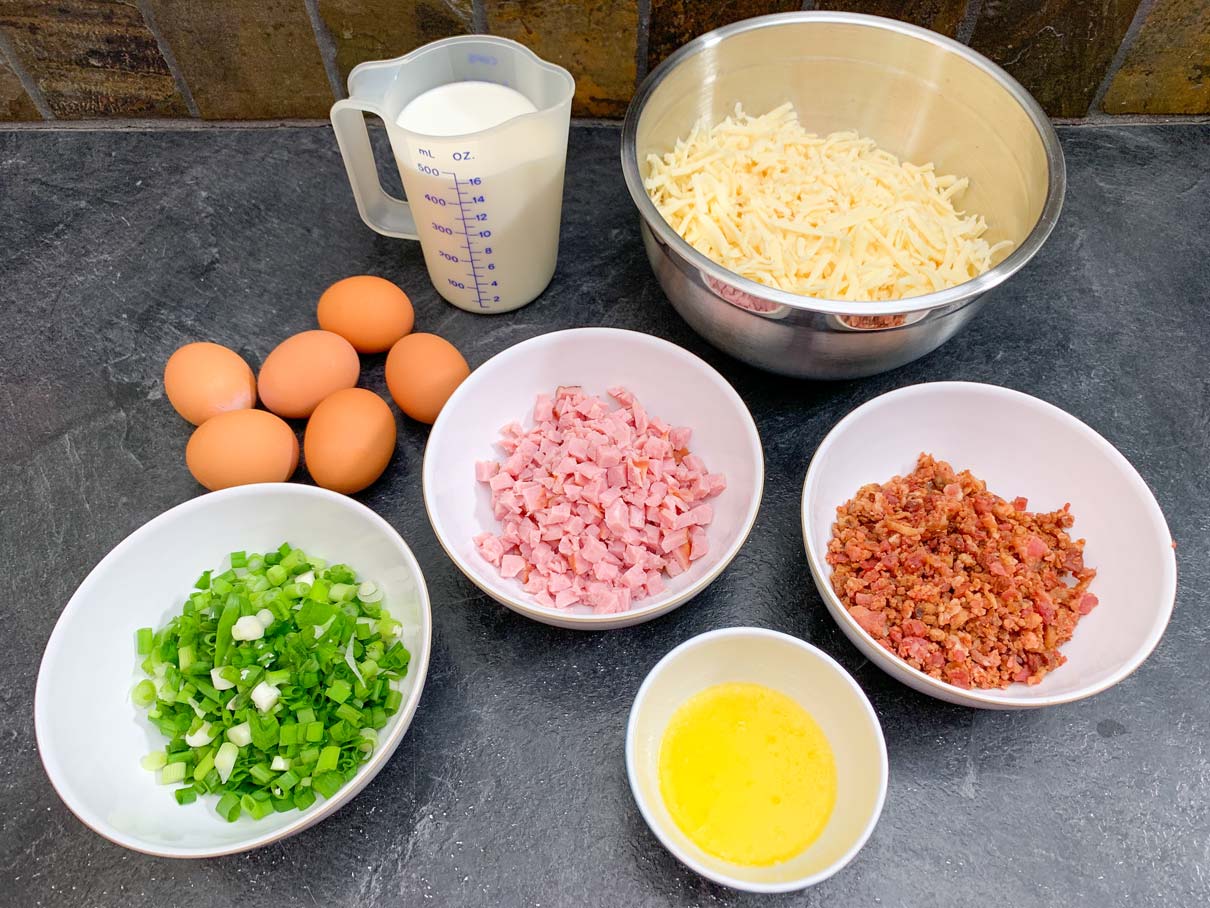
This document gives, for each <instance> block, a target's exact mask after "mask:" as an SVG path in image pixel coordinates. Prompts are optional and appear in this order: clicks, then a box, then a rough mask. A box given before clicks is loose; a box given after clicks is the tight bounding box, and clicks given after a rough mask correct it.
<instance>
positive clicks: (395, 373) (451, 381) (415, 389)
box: [386, 334, 471, 423]
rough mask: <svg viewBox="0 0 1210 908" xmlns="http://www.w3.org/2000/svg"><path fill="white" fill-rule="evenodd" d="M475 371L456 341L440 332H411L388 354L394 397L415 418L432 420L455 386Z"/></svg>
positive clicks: (388, 384)
mask: <svg viewBox="0 0 1210 908" xmlns="http://www.w3.org/2000/svg"><path fill="white" fill-rule="evenodd" d="M470 374H471V370H470V367H469V366H468V365H467V364H466V360H465V359H463V358H462V354H461V353H459V352H458V351H457V350H456V349H455V348H454V345H453V344H451V343H450V342H449V341H447V340H446V339H445V338H442V337H438V336H437V335H436V334H409V335H408V336H407V337H404V338H402V339H400V340H399V341H398V342H397V343H396V344H395V346H393V347H392V348H391V352H390V353H388V354H387V365H386V378H387V387H388V388H389V389H390V391H391V397H393V398H394V399H395V403H396V404H398V405H399V409H400V410H402V411H403V412H404V413H406V414H407V415H408V416H410V417H412V419H415V420H419V421H420V422H427V423H432V422H433V421H434V420H436V419H437V414H438V413H440V412H441V408H442V407H444V406H445V402H446V401H447V400H449V399H450V395H451V394H453V393H454V389H455V388H457V387H458V386H459V385H460V384H462V382H463V380H464V379H465V378H466V377H467V376H468V375H470Z"/></svg>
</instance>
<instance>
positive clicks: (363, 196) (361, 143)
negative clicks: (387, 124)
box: [331, 98, 420, 240]
mask: <svg viewBox="0 0 1210 908" xmlns="http://www.w3.org/2000/svg"><path fill="white" fill-rule="evenodd" d="M363 111H365V112H369V113H372V114H378V113H379V111H378V110H377V109H376V108H375V107H373V106H372V105H368V104H367V105H364V106H363V105H362V104H361V103H359V102H358V100H357V99H356V98H349V99H347V100H343V101H337V102H336V103H335V104H333V105H332V112H331V120H332V129H333V131H335V133H336V144H337V145H339V146H340V154H341V157H343V158H344V161H345V170H346V171H347V172H348V174H349V186H350V187H352V189H353V198H354V199H356V200H357V211H358V213H359V214H360V215H361V219H362V220H363V221H365V222H366V225H367V226H368V227H370V228H371V229H372V230H376V231H378V232H379V233H381V234H383V235H385V236H397V237H402V238H403V239H405V240H416V239H419V238H420V237H419V235H418V234H417V233H416V220H415V218H413V217H412V209H411V207H410V206H409V205H408V203H407V202H405V201H403V200H402V199H397V198H395V197H394V196H393V195H390V194H389V193H387V191H386V190H384V189H383V188H382V183H381V182H380V181H379V179H378V168H377V166H376V165H375V164H374V149H373V148H371V147H370V133H369V130H367V129H366V121H365V116H363Z"/></svg>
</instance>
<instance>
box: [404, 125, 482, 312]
mask: <svg viewBox="0 0 1210 908" xmlns="http://www.w3.org/2000/svg"><path fill="white" fill-rule="evenodd" d="M417 152H418V153H419V154H420V155H421V156H422V157H425V158H428V159H430V160H434V162H435V159H436V156H435V155H434V154H433V152H432V151H431V150H430V149H427V148H418V149H417ZM449 157H450V158H451V159H452V160H453V161H454V162H456V163H464V162H467V161H470V160H471V158H472V155H471V152H469V151H455V152H453V153H451V154H450V156H449ZM416 169H417V170H418V171H419V172H420V173H422V174H424V175H426V176H430V177H448V178H449V180H450V183H451V185H450V187H449V189H448V190H447V191H446V192H444V193H442V194H440V195H438V194H435V193H432V192H426V193H425V194H424V200H425V201H426V202H427V203H428V204H429V206H430V209H431V214H430V217H431V219H432V228H433V230H435V231H436V232H437V233H438V235H440V236H441V237H443V238H444V240H443V241H442V242H441V245H440V247H439V248H438V249H437V254H438V255H439V256H441V258H443V259H444V260H445V261H447V262H450V263H452V264H455V265H460V266H462V267H463V269H464V271H463V274H464V275H465V276H464V277H461V278H457V277H446V282H447V283H448V284H449V286H450V287H452V288H453V289H455V290H459V291H462V292H465V293H468V294H474V297H475V301H476V302H477V303H478V304H479V308H480V309H491V308H492V304H493V303H499V302H500V293H499V289H500V282H499V280H498V276H497V275H496V274H495V271H496V263H495V261H493V252H492V244H491V239H492V229H491V227H490V226H489V224H488V215H487V210H486V206H487V196H486V194H485V193H484V191H483V178H482V177H480V176H459V174H458V172H457V171H454V170H442V169H441V167H440V166H439V165H438V164H437V163H432V164H427V163H424V162H423V161H422V162H420V163H418V164H417V165H416Z"/></svg>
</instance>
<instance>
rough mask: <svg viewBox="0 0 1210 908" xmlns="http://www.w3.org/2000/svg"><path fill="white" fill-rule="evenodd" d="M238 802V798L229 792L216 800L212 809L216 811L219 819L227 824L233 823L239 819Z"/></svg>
mask: <svg viewBox="0 0 1210 908" xmlns="http://www.w3.org/2000/svg"><path fill="white" fill-rule="evenodd" d="M239 801H240V796H239V795H237V794H235V793H233V792H230V791H229V792H227V793H226V794H224V795H223V796H222V797H221V798H219V799H218V803H217V804H216V805H214V808H215V810H217V811H218V815H219V816H220V817H222V818H223V819H224V820H226V821H227V822H228V823H234V822H235V821H236V820H238V819H239V812H240V804H239Z"/></svg>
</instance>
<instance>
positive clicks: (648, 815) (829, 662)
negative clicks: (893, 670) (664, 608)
mask: <svg viewBox="0 0 1210 908" xmlns="http://www.w3.org/2000/svg"><path fill="white" fill-rule="evenodd" d="M726 637H752V638H765V639H772V640H777V641H780V642H784V643H790V644H792V645H793V646H795V647H797V648H798V649H800V650H802V651H804V652H805V653H807V654H808V655H810V656H815V657H818V658H819V659H821V660H822V661H823V663H824V665H825V667H826V668H827V669H828V670H829V671H832V672H834V673H835V674H836V675H838V676H839V677H840V678H841V680H842V681H843V682H844V683H845V684H846V685H847V686H848V687H849V689H850V690H852V691H853V693H854V694H855V695H856V697H857V702H858V703H860V704H861V707H862V710H863V712H864V715H865V717H866V718H867V719H868V720H869V723H870V725H871V726H872V727H873V729H874V737H875V739H876V740H877V742H878V768H879V774H878V796H877V798H876V799H875V803H874V809H873V811H871V813H870V817H869V819H868V820H867V821H866V825H865V828H864V829H863V830H862V832H861V834H860V835H859V836H858V837H857V839H856V841H855V842H854V843H853V845H852V846H851V847H850V848H849V849H848V850H847V851H846V852H845V853H844V854H843V855H841V856H840V857H839V858H837V859H836V860H835V861H833V862H832V863H831V864H829V865H828V866H827V867H825V868H824V869H823V870H820V871H817V872H816V873H813V874H809V875H808V876H805V877H799V878H797V879H794V880H790V881H787V882H780V883H757V882H751V881H747V880H741V879H738V878H736V877H732V876H728V875H727V874H724V873H719V872H718V871H716V870H714V869H712V868H710V867H707V866H705V865H704V864H702V863H701V862H700V861H698V860H697V859H696V858H695V857H693V856H692V855H690V854H688V853H686V852H685V851H684V849H682V848H681V847H680V845H678V844H677V843H676V842H674V841H672V840H671V839H670V838H669V837H668V836H666V835H665V834H664V832H663V830H662V829H661V828H660V826H659V825H658V824H657V823H656V822H655V819H654V815H653V811H652V808H651V807H650V806H649V804H648V802H647V799H646V798H645V797H644V796H643V794H642V791H641V788H640V786H639V783H638V769H637V764H638V757H637V755H636V753H635V750H636V747H637V745H636V743H635V739H636V738H637V736H638V724H639V708H640V706H641V704H642V703H643V702H644V701H645V700H646V698H647V696H648V695H649V694H650V690H651V687H652V686H653V685H654V683H655V679H656V678H657V676H659V675H660V674H662V673H663V672H666V671H668V670H669V669H670V667H671V666H672V664H673V663H674V662H675V661H676V660H677V659H678V658H679V657H680V656H681V655H683V654H684V653H685V652H687V651H689V650H691V649H694V648H696V647H698V646H703V645H705V644H707V643H710V642H712V641H713V640H716V639H720V638H726ZM626 779H627V781H628V782H629V784H630V793H631V795H632V797H633V798H634V800H635V803H636V804H637V805H638V808H639V813H641V814H642V815H643V820H644V821H645V822H646V823H647V827H648V828H649V829H650V830H651V831H652V833H654V834H655V837H656V838H657V839H659V841H660V844H661V845H663V846H664V848H666V849H667V850H668V852H669V853H670V854H671V855H672V856H673V857H674V858H676V859H677V860H678V861H680V862H681V863H682V864H684V865H685V866H686V867H688V868H689V869H690V870H692V871H693V872H694V873H697V874H699V875H701V876H704V877H705V878H706V879H708V880H712V881H713V882H715V883H719V884H720V885H723V886H728V887H730V888H732V889H739V890H741V891H744V892H757V893H777V892H796V891H798V890H801V889H806V888H807V887H808V886H814V885H815V884H817V883H822V882H823V881H824V880H826V879H828V878H829V877H831V876H833V875H834V874H836V873H839V872H840V871H841V870H843V869H844V868H845V867H846V866H848V864H849V863H851V862H852V860H853V858H855V857H856V856H857V853H858V852H859V851H861V849H862V848H864V847H865V844H866V842H867V841H869V838H870V836H871V835H872V834H873V832H874V827H875V826H877V825H878V821H879V819H880V818H881V817H882V809H883V806H884V805H885V804H886V796H887V789H888V787H889V779H890V759H889V757H888V756H887V748H886V737H885V736H884V735H883V732H882V723H881V722H880V721H879V720H878V714H877V713H876V712H875V711H874V707H873V705H872V704H871V703H870V698H869V697H867V696H866V693H865V691H864V690H862V689H861V685H860V684H858V683H857V679H856V678H854V677H853V676H852V675H851V674H850V673H849V672H848V671H846V670H845V668H844V666H843V665H841V664H840V663H839V662H837V661H836V660H835V659H833V658H832V657H831V656H830V655H828V654H827V653H826V652H824V651H823V650H822V649H820V648H819V647H818V646H815V645H814V644H813V643H808V642H807V641H806V640H803V639H801V638H799V637H795V636H793V635H791V634H786V633H783V632H781V631H775V630H770V629H768V628H763V627H747V626H741V627H721V628H716V629H714V630H711V631H706V632H705V633H701V634H697V635H696V636H693V637H690V638H689V639H688V640H685V641H683V642H681V643H679V644H678V645H677V646H675V647H673V648H672V649H671V650H669V651H668V652H667V653H665V654H664V655H663V656H662V657H661V658H660V660H659V661H658V662H657V663H656V664H655V665H654V666H652V668H651V670H650V671H649V672H648V673H647V676H646V677H645V678H644V679H643V683H642V684H641V685H640V686H639V689H638V692H637V693H636V694H635V695H634V701H633V702H632V703H631V706H630V715H629V717H628V718H627V721H626Z"/></svg>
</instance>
